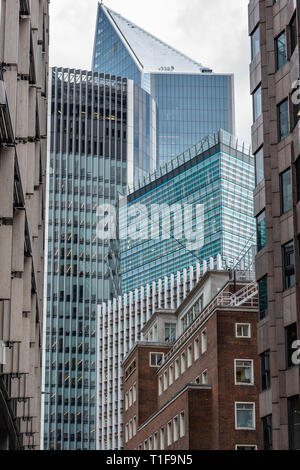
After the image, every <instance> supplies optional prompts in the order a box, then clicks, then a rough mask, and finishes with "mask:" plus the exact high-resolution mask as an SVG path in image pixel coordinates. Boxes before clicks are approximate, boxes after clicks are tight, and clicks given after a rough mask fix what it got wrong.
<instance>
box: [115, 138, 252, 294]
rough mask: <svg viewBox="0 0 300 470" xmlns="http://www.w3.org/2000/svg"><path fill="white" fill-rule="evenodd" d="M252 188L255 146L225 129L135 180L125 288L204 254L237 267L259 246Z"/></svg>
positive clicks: (123, 264) (124, 249)
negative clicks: (251, 147)
mask: <svg viewBox="0 0 300 470" xmlns="http://www.w3.org/2000/svg"><path fill="white" fill-rule="evenodd" d="M253 189H254V159H253V157H252V155H251V152H250V150H248V149H246V148H245V147H244V145H240V144H239V143H238V141H237V139H236V138H235V137H233V136H231V135H230V134H228V133H226V132H224V131H219V132H217V133H215V134H212V135H210V136H208V137H206V138H204V139H202V140H201V141H200V142H199V143H198V144H196V145H194V146H192V147H191V148H190V149H188V150H186V151H185V152H184V153H183V154H181V155H179V156H178V157H177V158H176V159H174V160H172V161H171V162H169V163H167V164H166V165H164V166H161V167H160V168H159V169H158V170H157V171H156V172H155V173H153V174H152V175H149V176H148V177H146V178H144V179H143V180H141V181H140V182H139V183H137V184H136V185H134V187H131V188H130V189H129V191H128V193H127V197H126V198H124V199H121V201H120V209H119V237H120V272H121V289H122V293H126V292H128V291H131V290H134V289H136V288H139V286H141V285H143V284H147V283H152V282H153V281H156V280H157V279H159V278H163V277H164V276H166V275H169V274H171V273H172V272H176V271H177V270H182V269H183V268H187V267H188V266H190V265H192V264H195V263H196V262H197V261H199V260H205V261H206V262H207V263H208V264H210V263H211V262H212V269H213V267H214V266H216V265H217V258H218V256H220V257H221V259H222V263H221V264H222V267H224V268H227V267H228V268H232V267H233V266H234V264H235V260H237V259H238V258H240V256H241V253H242V251H243V250H244V249H249V248H250V245H255V219H254V217H253ZM246 247H247V248H246ZM210 258H213V261H211V260H210ZM116 290H117V289H116Z"/></svg>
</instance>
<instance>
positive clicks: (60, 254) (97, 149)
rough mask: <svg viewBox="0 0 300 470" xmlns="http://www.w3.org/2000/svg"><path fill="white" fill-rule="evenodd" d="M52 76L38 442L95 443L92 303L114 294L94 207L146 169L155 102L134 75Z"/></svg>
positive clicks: (62, 72)
mask: <svg viewBox="0 0 300 470" xmlns="http://www.w3.org/2000/svg"><path fill="white" fill-rule="evenodd" d="M51 79H52V80H51V86H50V90H51V113H50V131H51V139H50V155H49V165H48V198H49V200H48V201H47V209H48V215H47V216H48V228H47V234H48V236H47V240H46V243H47V248H48V251H47V266H48V275H47V287H46V289H47V294H46V305H45V307H46V312H47V313H46V316H47V318H46V332H45V334H46V356H45V376H44V390H45V392H46V393H45V401H44V448H45V449H71V450H75V449H89V450H92V449H95V393H96V392H95V385H96V383H95V382H96V349H95V348H96V344H95V342H96V338H95V330H96V325H95V321H96V308H97V304H100V303H101V302H102V301H103V300H109V299H110V298H111V279H110V276H109V274H108V269H107V265H106V255H107V250H108V241H105V240H103V239H101V237H99V233H98V222H99V212H98V208H99V207H101V204H104V203H106V204H107V203H109V204H115V202H116V198H117V194H118V192H122V191H124V189H125V187H126V185H127V184H130V183H132V182H133V181H134V180H135V179H137V178H138V176H139V175H143V174H144V172H147V173H148V172H149V171H150V169H151V168H152V167H153V155H152V154H151V149H153V147H154V148H155V146H153V145H152V141H151V139H152V138H154V140H155V126H154V127H153V126H152V118H153V116H152V114H155V107H154V105H153V100H152V99H151V97H150V96H149V95H148V93H146V92H145V91H144V90H141V89H139V88H138V87H137V86H135V85H134V84H133V82H132V81H131V80H127V79H122V78H118V77H114V76H108V75H103V74H98V73H92V72H86V71H81V70H69V69H53V70H52V77H51ZM152 105H153V106H152ZM146 110H148V118H147V119H139V113H142V114H143V116H145V115H147V112H146ZM134 112H135V117H136V119H134ZM154 122H155V121H154ZM134 138H135V139H137V141H138V146H137V148H136V149H135V150H134V146H133V141H134Z"/></svg>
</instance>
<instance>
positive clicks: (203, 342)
mask: <svg viewBox="0 0 300 470" xmlns="http://www.w3.org/2000/svg"><path fill="white" fill-rule="evenodd" d="M206 351H207V334H206V330H203V331H202V333H201V353H202V354H204V353H205V352H206Z"/></svg>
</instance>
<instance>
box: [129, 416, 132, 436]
mask: <svg viewBox="0 0 300 470" xmlns="http://www.w3.org/2000/svg"><path fill="white" fill-rule="evenodd" d="M130 439H132V420H130V421H129V440H130Z"/></svg>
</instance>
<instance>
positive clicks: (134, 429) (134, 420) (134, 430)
mask: <svg viewBox="0 0 300 470" xmlns="http://www.w3.org/2000/svg"><path fill="white" fill-rule="evenodd" d="M132 434H133V436H136V416H134V418H133V426H132Z"/></svg>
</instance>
